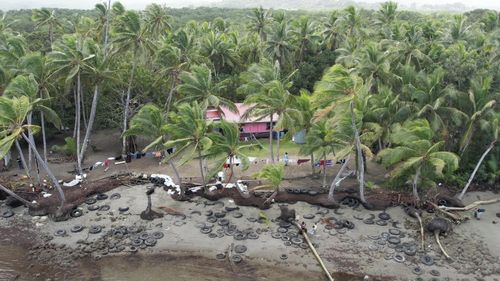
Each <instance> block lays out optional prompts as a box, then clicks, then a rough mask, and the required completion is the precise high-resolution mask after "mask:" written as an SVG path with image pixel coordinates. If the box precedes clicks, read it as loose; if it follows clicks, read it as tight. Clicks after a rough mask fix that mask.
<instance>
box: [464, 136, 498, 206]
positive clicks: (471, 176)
mask: <svg viewBox="0 0 500 281" xmlns="http://www.w3.org/2000/svg"><path fill="white" fill-rule="evenodd" d="M495 143H496V140H495V141H493V142H492V143H490V145H489V146H488V148H487V149H486V150H485V151H484V153H483V155H481V158H479V161H478V162H477V164H476V167H475V168H474V171H472V174H471V175H470V177H469V180H468V181H467V184H466V185H465V187H464V189H462V192H461V193H460V195H458V199H460V200H462V199H463V198H464V195H465V193H466V192H467V189H469V185H470V184H471V183H472V180H473V179H474V176H475V175H476V173H477V170H478V169H479V167H480V166H481V163H483V160H484V158H486V155H488V153H490V151H491V150H492V149H493V148H494V147H495Z"/></svg>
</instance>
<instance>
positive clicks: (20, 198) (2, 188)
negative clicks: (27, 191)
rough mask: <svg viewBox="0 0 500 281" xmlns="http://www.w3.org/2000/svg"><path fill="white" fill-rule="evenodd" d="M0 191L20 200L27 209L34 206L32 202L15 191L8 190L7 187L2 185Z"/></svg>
mask: <svg viewBox="0 0 500 281" xmlns="http://www.w3.org/2000/svg"><path fill="white" fill-rule="evenodd" d="M0 189H1V190H3V191H4V192H5V193H7V194H9V195H10V196H12V197H14V198H16V199H17V200H19V201H20V202H21V203H23V204H24V205H25V206H26V207H28V206H31V205H33V204H32V203H31V202H30V201H28V200H26V199H24V198H22V197H21V196H19V195H17V194H16V193H15V192H14V191H12V190H10V189H8V188H6V187H5V186H3V185H1V184H0Z"/></svg>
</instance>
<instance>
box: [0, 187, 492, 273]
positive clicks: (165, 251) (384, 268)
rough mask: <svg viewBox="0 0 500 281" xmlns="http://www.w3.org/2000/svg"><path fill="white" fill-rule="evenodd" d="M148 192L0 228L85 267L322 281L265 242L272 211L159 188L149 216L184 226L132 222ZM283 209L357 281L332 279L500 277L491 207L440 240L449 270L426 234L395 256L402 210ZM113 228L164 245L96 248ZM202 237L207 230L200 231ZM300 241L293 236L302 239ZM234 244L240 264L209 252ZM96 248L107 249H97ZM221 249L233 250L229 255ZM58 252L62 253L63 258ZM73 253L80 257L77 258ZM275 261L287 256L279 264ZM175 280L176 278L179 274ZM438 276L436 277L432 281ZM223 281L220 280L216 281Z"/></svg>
mask: <svg viewBox="0 0 500 281" xmlns="http://www.w3.org/2000/svg"><path fill="white" fill-rule="evenodd" d="M147 186H148V185H142V186H122V187H118V188H116V189H114V190H112V191H110V192H108V193H107V194H108V196H109V197H110V196H111V194H113V193H119V194H120V196H121V198H119V199H114V200H111V199H110V198H108V199H106V200H102V201H97V202H96V203H94V204H91V205H88V204H85V203H84V204H82V205H81V206H80V207H81V208H82V210H83V213H84V214H83V216H81V217H77V218H72V219H70V220H68V221H64V222H52V221H49V220H45V219H44V218H39V217H38V218H37V217H30V216H28V215H27V211H26V210H25V209H24V208H22V207H19V208H17V209H16V210H15V212H16V216H14V217H13V218H10V219H7V220H9V221H7V220H6V219H2V220H0V221H1V222H0V224H1V225H4V227H5V225H6V224H12V223H15V221H22V220H27V221H28V224H31V225H32V227H34V229H33V230H35V229H36V232H40V233H45V234H49V235H50V236H52V237H53V239H52V240H51V241H50V243H51V244H53V246H54V248H57V249H56V250H54V252H57V253H58V255H59V256H60V257H66V258H68V259H73V258H77V259H78V258H80V259H85V258H84V256H86V254H90V256H91V257H92V259H93V260H92V262H95V260H96V259H100V261H99V263H102V262H104V260H106V259H108V258H107V257H105V256H116V255H119V256H123V257H127V256H139V257H142V258H146V257H149V256H155V255H156V256H172V255H173V256H177V257H180V256H189V257H194V256H196V257H204V258H205V259H206V260H208V261H211V262H218V264H220V263H222V264H223V265H224V266H222V267H221V268H222V269H220V270H219V269H218V270H219V271H221V272H231V270H232V271H234V272H239V271H241V272H240V273H241V274H242V275H241V276H240V277H241V280H277V279H276V278H277V277H276V278H275V279H266V277H265V275H259V272H260V273H265V272H267V274H269V272H272V270H269V272H268V271H267V270H264V268H267V267H269V268H272V267H275V266H278V267H279V268H281V269H282V271H280V272H281V275H283V276H286V274H283V272H288V271H289V272H294V274H291V275H290V277H287V278H286V280H305V279H310V280H320V279H321V277H322V274H321V273H320V268H319V266H318V265H317V264H316V261H315V260H314V257H313V256H312V255H311V253H310V251H309V249H302V248H300V244H297V245H296V244H294V243H289V242H287V241H284V240H286V239H280V238H278V239H276V238H273V237H275V236H276V235H274V236H273V234H275V233H280V231H283V229H278V228H279V225H278V222H277V221H275V220H274V219H275V218H277V217H278V216H279V208H278V206H277V205H276V204H275V205H273V206H272V207H271V208H270V209H269V210H264V211H262V210H259V209H256V208H252V207H239V210H233V211H227V210H226V207H236V206H235V205H234V203H232V202H231V201H230V200H228V199H224V200H219V201H218V202H222V203H215V204H214V203H213V202H210V201H207V200H205V199H202V198H195V199H194V200H192V201H190V202H179V201H175V200H173V199H171V198H170V197H169V196H168V195H167V194H166V192H164V191H163V190H161V189H157V191H156V192H155V193H154V194H153V208H154V209H156V210H157V211H159V212H163V211H164V210H165V209H164V208H163V207H167V208H171V209H170V211H172V210H175V211H177V212H180V213H183V214H184V215H185V216H186V218H185V219H183V216H180V215H177V216H173V215H167V214H165V216H164V218H161V219H156V220H154V221H143V220H141V219H140V218H139V214H140V212H141V211H143V210H144V209H145V207H146V202H147V200H146V196H145V193H144V192H145V190H146V187H147ZM477 196H481V198H491V197H493V196H494V195H493V194H491V193H470V194H468V195H467V198H465V200H464V201H465V202H471V201H474V200H476V199H477ZM96 205H99V206H100V207H101V206H103V205H108V206H109V210H108V211H89V210H88V208H89V207H90V206H96ZM289 206H290V207H291V208H294V209H295V210H296V211H297V213H298V214H300V215H301V216H304V215H310V216H311V215H312V216H314V217H313V218H312V219H305V218H303V220H304V221H306V223H308V225H312V224H313V223H315V222H316V223H318V231H317V234H316V235H313V236H312V239H313V242H314V243H316V244H318V252H319V254H320V255H321V256H322V257H323V259H324V260H325V262H326V263H327V267H328V268H330V269H331V271H333V272H344V273H348V274H352V275H355V276H358V277H351V278H354V279H348V278H349V277H339V279H338V280H360V279H356V278H361V277H362V276H364V275H368V276H376V277H377V278H380V280H431V278H439V279H438V280H491V281H494V280H497V279H498V277H497V276H500V264H499V262H500V257H499V256H500V243H499V242H500V241H499V240H500V237H499V236H498V235H497V234H498V233H499V229H500V225H499V224H493V223H492V221H494V220H495V219H498V218H496V217H495V213H497V212H500V205H499V204H496V205H490V206H487V207H486V208H487V212H486V213H485V216H484V217H483V219H482V220H481V221H475V220H474V221H468V222H465V223H464V224H462V225H458V226H455V227H454V232H453V233H452V234H451V235H450V236H449V237H447V238H444V239H443V243H444V246H445V248H446V249H447V250H448V252H449V254H450V255H452V256H453V257H456V258H455V260H454V261H453V262H449V261H447V260H445V259H444V258H443V257H442V256H441V254H440V252H439V251H438V250H437V246H436V244H435V242H434V241H433V240H432V239H431V237H429V236H428V237H427V239H426V245H427V248H426V253H423V252H421V251H420V250H419V251H416V252H415V253H411V251H409V255H407V254H405V252H403V251H404V250H405V249H406V248H412V247H413V245H418V243H419V239H420V238H419V236H418V231H417V228H416V221H413V220H412V219H411V218H409V217H407V216H406V215H405V214H404V213H403V211H402V210H401V208H390V209H388V210H387V213H388V214H389V215H390V217H391V219H390V220H389V221H388V224H387V226H381V225H377V224H373V225H367V224H364V223H363V221H361V220H359V218H369V217H371V216H372V215H373V216H376V217H377V216H378V214H379V213H380V211H368V210H365V209H362V208H361V207H358V208H355V209H352V208H345V207H344V208H341V209H340V210H339V211H338V212H336V213H334V212H333V211H332V210H328V209H325V208H321V207H318V206H312V205H309V204H306V203H302V202H299V203H296V204H293V205H289ZM123 207H128V208H129V210H128V211H126V212H120V211H118V209H119V208H123ZM91 209H92V207H91ZM230 209H231V208H230ZM207 212H212V213H214V214H215V213H223V212H226V213H225V216H224V218H218V219H217V221H213V222H212V223H210V222H208V221H207V220H208V217H207V216H206V214H207ZM261 212H262V213H263V214H265V215H266V216H267V217H268V218H269V219H270V220H271V221H270V222H269V224H265V223H264V224H263V223H259V222H254V219H257V218H258V217H259V214H260V213H261ZM236 213H238V215H236ZM240 214H241V217H240ZM310 216H307V217H310ZM430 216H431V214H426V215H425V217H430ZM211 217H213V215H212V216H211ZM330 217H334V218H337V219H348V220H350V221H352V222H353V223H354V224H355V227H354V229H352V230H345V229H343V230H335V229H330V230H329V229H325V226H326V225H325V224H323V223H322V220H323V219H325V218H330ZM224 219H225V220H224ZM226 220H227V221H226ZM424 220H425V218H424ZM221 221H222V222H221ZM226 223H227V224H228V225H234V228H235V229H236V232H241V233H245V234H247V236H250V237H253V236H255V235H257V236H258V238H257V239H249V238H248V237H247V238H245V239H244V240H239V239H236V236H234V234H233V235H231V234H232V233H231V231H229V233H228V232H227V230H228V229H227V228H225V224H226ZM202 224H204V226H207V224H213V226H212V229H211V231H210V233H205V234H204V233H202V229H201V228H203V227H204V226H202ZM76 225H82V226H84V229H83V230H82V231H81V232H77V233H74V232H71V229H72V228H73V227H74V226H76ZM92 225H94V226H101V227H102V232H101V233H99V234H89V229H90V227H91V226H92ZM121 226H125V227H130V226H137V227H140V228H143V229H144V232H147V233H149V235H152V234H153V233H154V232H158V231H159V232H161V233H162V234H163V238H160V239H157V240H156V241H155V243H156V245H155V246H153V247H145V249H138V253H136V254H132V253H128V252H126V251H130V250H131V249H130V242H131V240H130V239H129V240H127V238H124V239H122V240H119V239H118V240H117V239H114V238H113V239H107V240H105V239H104V240H103V238H101V237H102V236H103V235H104V234H105V233H107V232H110V231H113V230H117V229H119V228H120V227H121ZM200 227H201V228H200ZM395 227H396V228H398V231H399V232H400V234H398V235H396V236H398V237H399V238H400V240H401V243H399V245H405V246H404V247H406V248H404V247H400V246H399V247H394V246H392V245H391V244H390V243H388V242H387V241H385V238H384V236H386V234H383V233H388V232H389V230H390V229H393V233H397V232H398V231H395V230H394V229H395ZM58 230H64V231H66V235H64V236H61V237H59V236H54V234H55V233H56V232H57V231H58ZM224 230H226V231H224ZM205 232H208V230H207V231H205ZM294 232H296V230H294V229H293V226H292V227H291V228H290V229H289V230H288V231H287V232H284V233H288V234H290V233H291V234H290V235H289V236H290V237H294V235H293V234H294ZM211 233H214V234H211ZM249 233H253V234H249ZM209 235H210V236H209ZM390 235H391V236H394V235H392V234H390ZM298 237H299V238H300V236H298ZM253 238H255V237H253ZM295 242H297V241H295ZM109 243H115V244H116V245H115V246H114V248H118V247H120V246H123V249H121V250H120V251H119V253H112V251H111V252H110V250H111V249H112V248H111V247H109V246H110V245H109ZM290 244H291V245H290ZM61 245H64V246H61ZM93 245H94V246H93ZM113 245H114V244H113ZM237 245H243V246H245V247H246V250H245V251H244V253H241V254H240V256H241V257H242V259H243V261H242V262H241V263H239V264H238V263H235V262H231V261H230V260H229V259H228V258H226V259H223V260H218V259H217V254H221V253H225V254H226V255H231V256H233V255H236V253H235V252H234V251H235V247H236V246H237ZM396 246H398V245H396ZM61 248H62V249H61ZM104 248H106V249H105V250H103V249H104ZM229 249H232V251H230V250H229ZM240 250H241V249H240ZM400 250H401V251H400ZM113 251H114V250H113ZM40 252H41V251H40ZM61 252H64V253H65V254H61ZM398 253H402V256H404V259H405V260H404V262H398V261H396V260H395V258H394V256H395V255H397V254H398ZM32 254H33V255H34V256H38V255H39V253H38V252H37V250H34V251H32ZM80 254H81V257H80V256H79V255H80ZM424 254H428V255H429V256H431V257H432V258H433V259H434V261H435V262H434V264H433V265H431V266H427V265H423V264H422V262H421V260H420V258H421V256H423V255H424ZM282 255H286V259H284V256H282ZM96 257H97V258H96ZM42 258H43V255H42ZM192 260H196V258H192ZM92 262H91V263H92ZM211 262H204V264H207V265H209V266H212V267H214V268H217V266H215V265H210V263H211ZM216 265H217V264H216ZM70 266H73V267H74V266H75V265H74V264H73V265H72V264H71V263H70ZM102 268H106V267H102ZM110 268H113V267H110ZM154 268H155V267H148V266H143V267H142V269H141V270H143V271H144V270H147V271H151V272H155V271H154V270H155V269H154ZM161 268H162V267H161V266H159V268H158V269H157V270H159V271H158V273H157V274H159V275H161V274H163V273H162V272H161V270H164V269H161ZM132 269H133V268H132ZM243 269H245V270H243ZM103 270H104V269H103ZM119 272H124V271H123V270H114V271H113V270H112V271H105V270H104V271H102V272H100V274H101V276H102V279H99V280H119V279H113V278H114V277H113V276H115V277H116V275H117V274H118V273H119ZM125 272H127V271H125ZM133 272H134V271H133V270H132V271H131V272H129V273H128V274H129V275H133ZM245 272H246V273H245ZM420 273H421V274H420ZM106 274H107V275H106ZM176 274H180V273H179V272H177V273H176ZM200 274H201V273H200ZM244 274H249V275H248V276H247V278H250V279H245V277H244V276H245V275H244ZM417 274H420V275H417ZM219 275H220V274H219ZM281 275H280V276H281ZM436 275H439V277H438V276H436ZM307 276H309V277H311V276H313V277H315V276H317V278H316V279H315V278H312V279H311V278H307ZM359 276H361V277H359ZM191 277H192V276H191ZM223 278H224V277H221V276H219V279H220V280H224V279H223ZM251 278H256V279H251ZM294 278H295V279H294ZM318 278H319V279H318ZM342 278H344V279H342ZM417 278H422V279H417ZM54 280H59V279H54ZM60 280H64V279H60ZM82 280H93V279H82ZM128 280H133V279H128ZM151 280H156V279H151ZM172 280H175V279H172ZM179 280H181V279H179ZM186 280H187V279H186ZM200 280H204V279H200ZM208 280H212V279H208ZM214 280H217V279H214ZM228 280H230V279H228ZM283 280H285V279H283Z"/></svg>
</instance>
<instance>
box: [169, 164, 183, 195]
mask: <svg viewBox="0 0 500 281" xmlns="http://www.w3.org/2000/svg"><path fill="white" fill-rule="evenodd" d="M168 164H170V167H171V168H172V170H173V171H174V174H175V179H176V180H177V184H178V185H179V186H182V180H181V176H180V175H179V171H177V168H176V167H175V164H174V160H170V161H168ZM181 190H182V187H181Z"/></svg>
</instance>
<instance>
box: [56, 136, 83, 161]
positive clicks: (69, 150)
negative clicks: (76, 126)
mask: <svg viewBox="0 0 500 281" xmlns="http://www.w3.org/2000/svg"><path fill="white" fill-rule="evenodd" d="M51 149H52V151H54V152H55V153H59V154H62V155H65V156H69V157H72V158H76V154H77V151H76V140H75V139H74V138H72V137H67V138H64V144H63V145H53V146H52V148H51Z"/></svg>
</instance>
